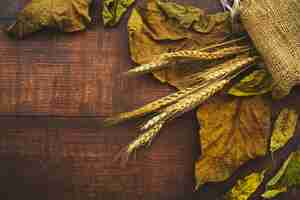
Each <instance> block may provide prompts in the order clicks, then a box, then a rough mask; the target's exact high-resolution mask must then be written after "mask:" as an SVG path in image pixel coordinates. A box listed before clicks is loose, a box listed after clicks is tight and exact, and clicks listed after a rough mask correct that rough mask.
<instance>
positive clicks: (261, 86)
mask: <svg viewBox="0 0 300 200" xmlns="http://www.w3.org/2000/svg"><path fill="white" fill-rule="evenodd" d="M272 87H273V81H272V77H271V75H270V74H269V73H268V72H267V70H265V69H260V70H255V71H254V72H252V73H251V74H249V75H248V76H246V77H244V78H243V79H242V80H241V81H240V82H239V83H237V84H236V85H234V86H233V87H232V88H230V89H229V91H228V94H231V95H234V96H240V97H242V96H256V95H262V94H265V93H268V92H270V91H272Z"/></svg>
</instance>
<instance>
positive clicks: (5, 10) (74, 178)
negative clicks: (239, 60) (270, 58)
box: [0, 0, 221, 200]
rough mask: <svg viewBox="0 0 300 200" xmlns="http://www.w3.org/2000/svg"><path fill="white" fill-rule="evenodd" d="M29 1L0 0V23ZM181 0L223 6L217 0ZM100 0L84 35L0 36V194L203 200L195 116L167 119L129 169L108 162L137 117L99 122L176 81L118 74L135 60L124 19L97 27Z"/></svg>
mask: <svg viewBox="0 0 300 200" xmlns="http://www.w3.org/2000/svg"><path fill="white" fill-rule="evenodd" d="M26 2H28V1H26V0H1V2H0V24H1V27H2V28H3V27H4V26H5V25H6V24H9V23H10V22H12V21H13V20H14V17H15V15H16V12H17V10H19V9H21V8H22V7H23V6H24V5H25V3H26ZM181 2H183V0H182V1H181ZM184 2H186V3H193V4H194V5H198V6H201V7H203V8H206V9H207V10H208V11H209V12H214V11H216V10H218V9H220V7H219V5H218V1H217V0H214V1H212V0H189V1H184ZM100 5H101V1H95V2H94V5H93V7H94V8H97V9H92V10H93V11H92V12H93V13H94V15H95V16H98V17H94V19H93V25H92V26H91V27H90V28H89V30H88V31H86V32H81V33H75V34H62V33H53V32H52V33H49V32H43V33H37V34H35V35H33V36H31V37H29V38H27V39H26V40H23V41H15V40H13V39H11V38H8V37H7V35H5V34H4V33H3V32H1V33H0V127H1V133H0V197H1V199H3V200H6V199H7V200H11V199H13V200H14V199H20V198H26V199H51V200H52V199H56V200H77V199H78V200H81V199H84V200H89V199H90V200H94V199H97V200H98V199H99V200H114V199H115V200H121V199H124V200H127V199H128V200H129V199H130V200H140V199H143V200H162V199H192V198H194V199H207V195H206V193H205V192H204V193H203V194H194V193H193V187H194V178H193V176H194V161H195V159H196V158H197V156H198V153H199V147H198V140H199V138H198V136H197V130H198V124H197V122H196V119H195V114H194V113H188V114H186V115H184V116H183V117H181V118H180V119H178V120H175V121H174V122H173V123H170V125H169V126H168V127H166V128H165V129H164V130H163V131H162V133H161V136H160V137H159V139H158V140H156V141H155V142H154V144H153V146H152V147H151V148H150V149H148V150H147V151H141V152H139V153H138V156H137V159H136V160H131V161H130V162H129V164H128V165H127V167H126V168H121V167H120V166H119V165H118V163H112V157H113V156H114V155H115V154H116V153H117V152H118V151H119V150H120V149H121V148H122V147H123V146H124V145H126V144H127V143H128V142H130V141H131V140H132V139H133V138H134V137H135V136H136V135H137V132H136V125H137V123H138V122H129V123H125V124H123V125H120V126H116V127H113V128H102V127H101V120H102V119H103V118H104V117H107V116H111V115H112V114H114V113H118V112H121V111H127V110H130V109H133V108H135V107H137V106H140V105H143V104H145V103H147V102H149V101H151V100H154V99H156V98H158V97H161V96H164V95H166V94H168V93H170V92H171V91H173V88H171V87H168V86H166V85H162V84H160V83H159V82H158V81H156V80H154V78H153V77H152V76H143V77H140V78H132V79H128V78H123V77H121V76H120V73H121V72H123V71H126V70H127V69H129V67H130V65H131V64H132V63H131V61H130V58H129V53H128V43H127V32H126V21H127V20H126V19H123V20H122V22H121V24H119V25H118V26H117V27H116V28H107V29H104V27H103V25H102V23H101V20H100V19H99V9H98V8H100ZM127 16H128V14H127ZM126 18H127V17H126ZM220 187H221V186H220Z"/></svg>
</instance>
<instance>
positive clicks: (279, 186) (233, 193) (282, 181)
mask: <svg viewBox="0 0 300 200" xmlns="http://www.w3.org/2000/svg"><path fill="white" fill-rule="evenodd" d="M297 121H298V114H297V113H296V112H295V111H294V110H292V109H287V108H286V109H283V110H282V111H281V112H280V114H279V116H278V117H277V119H276V121H275V124H274V130H273V132H272V137H271V143H270V151H271V152H274V151H276V150H278V149H280V148H282V147H284V146H285V145H286V144H287V142H288V141H289V140H290V139H291V137H292V136H293V135H294V134H295V129H296V125H297ZM266 171H267V170H266V169H264V170H262V171H260V172H253V173H251V174H250V175H248V176H246V177H244V178H242V179H240V180H238V181H237V183H236V184H235V186H234V187H233V188H232V189H231V190H230V191H229V192H228V193H227V194H226V199H227V200H247V199H249V197H250V196H251V194H253V193H254V192H255V191H256V189H257V188H258V187H259V185H260V184H262V182H263V179H264V174H265V172H266ZM299 174H300V152H299V151H298V152H294V153H291V154H290V155H289V157H288V159H287V160H286V161H285V162H284V163H283V165H282V166H281V168H280V169H279V170H278V172H277V173H276V175H275V176H274V177H272V178H271V179H270V180H269V181H268V183H267V185H266V191H265V193H264V194H262V196H263V197H264V198H266V199H271V198H274V197H275V196H277V195H278V194H280V193H282V192H286V191H287V190H288V188H289V187H294V186H297V185H299V184H300V176H299Z"/></svg>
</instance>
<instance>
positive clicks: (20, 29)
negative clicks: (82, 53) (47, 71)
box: [7, 0, 92, 39]
mask: <svg viewBox="0 0 300 200" xmlns="http://www.w3.org/2000/svg"><path fill="white" fill-rule="evenodd" d="M91 2H92V0H32V1H31V2H30V3H29V4H28V5H27V6H26V7H25V8H24V9H23V10H22V11H21V12H20V13H19V14H18V16H17V20H16V22H15V23H14V24H12V25H10V26H9V27H8V28H7V32H8V33H9V34H11V35H13V36H15V37H17V38H20V39H21V38H24V37H25V36H27V35H29V34H31V33H34V32H36V31H40V30H42V29H44V28H55V29H58V30H60V31H63V32H75V31H80V30H83V29H85V28H86V26H87V24H89V23H90V21H91V18H90V16H89V6H90V4H91Z"/></svg>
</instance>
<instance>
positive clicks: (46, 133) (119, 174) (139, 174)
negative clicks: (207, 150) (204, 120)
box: [0, 116, 196, 200]
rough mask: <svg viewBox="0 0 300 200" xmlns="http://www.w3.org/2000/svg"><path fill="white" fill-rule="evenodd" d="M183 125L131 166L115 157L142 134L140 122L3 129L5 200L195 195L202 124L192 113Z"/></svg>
mask: <svg viewBox="0 0 300 200" xmlns="http://www.w3.org/2000/svg"><path fill="white" fill-rule="evenodd" d="M181 124H182V125H184V126H186V127H189V129H185V130H182V131H176V129H177V126H176V124H175V123H173V124H170V126H169V127H168V129H165V130H164V131H162V133H161V137H159V140H157V141H156V142H155V143H154V145H153V147H151V151H150V149H149V150H148V151H141V152H139V153H138V156H137V159H136V160H134V159H133V160H131V161H130V163H129V164H128V165H127V166H126V168H120V167H119V164H118V163H115V162H112V158H113V156H114V155H115V154H116V153H117V152H118V151H119V150H120V149H121V148H122V147H123V146H124V145H126V143H128V142H130V140H132V139H133V138H134V137H135V136H136V133H135V124H130V125H129V126H127V127H126V128H124V127H115V128H112V129H91V128H86V129H73V128H60V129H54V128H50V127H47V128H29V129H3V130H1V135H0V159H1V163H2V164H1V165H0V186H1V187H0V193H1V194H3V193H5V194H6V198H4V199H19V198H22V197H26V198H31V199H38V198H40V199H58V200H68V199H70V200H71V199H72V200H73V199H91V200H92V199H99V200H100V199H101V200H102V199H110V200H114V199H115V200H119V199H131V200H135V199H136V200H138V199H145V200H148V199H149V200H150V199H151V200H152V199H153V200H154V199H156V200H157V199H182V198H183V197H190V196H191V195H192V190H193V161H194V159H195V156H193V155H192V152H196V149H194V147H195V146H196V145H195V144H194V143H195V141H196V140H193V138H194V137H195V134H193V132H194V133H195V132H196V127H193V122H192V121H190V116H186V117H185V118H184V119H182V120H181ZM192 130H193V131H192ZM174 147H176V148H174ZM168 149H169V150H168ZM16 191H18V192H16ZM1 197H3V196H2V195H1Z"/></svg>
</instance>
